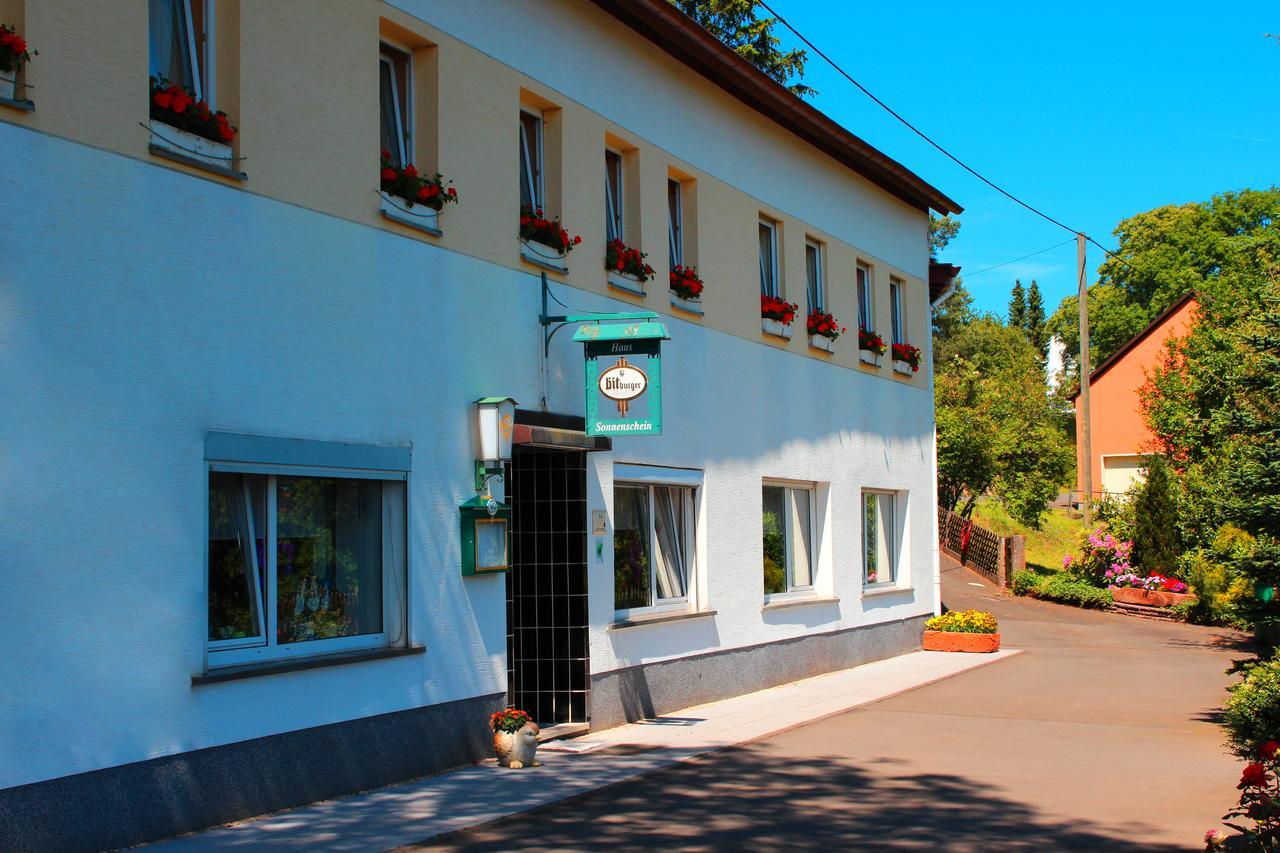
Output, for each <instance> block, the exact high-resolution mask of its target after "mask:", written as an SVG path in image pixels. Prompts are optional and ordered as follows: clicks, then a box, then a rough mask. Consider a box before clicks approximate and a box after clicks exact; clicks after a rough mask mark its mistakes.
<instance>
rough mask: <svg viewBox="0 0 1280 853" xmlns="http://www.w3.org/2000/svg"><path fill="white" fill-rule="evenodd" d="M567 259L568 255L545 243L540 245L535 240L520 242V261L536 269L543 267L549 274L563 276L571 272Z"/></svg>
mask: <svg viewBox="0 0 1280 853" xmlns="http://www.w3.org/2000/svg"><path fill="white" fill-rule="evenodd" d="M565 257H566V253H564V252H557V251H556V250H555V249H553V248H551V247H550V246H548V245H546V244H545V243H539V242H537V241H535V240H529V241H527V242H526V241H524V240H521V241H520V259H521V260H523V261H524V262H525V263H528V264H533V265H534V266H535V267H542V268H543V269H544V270H547V271H549V272H557V273H561V274H564V273H567V272H569V266H568V264H566V263H565Z"/></svg>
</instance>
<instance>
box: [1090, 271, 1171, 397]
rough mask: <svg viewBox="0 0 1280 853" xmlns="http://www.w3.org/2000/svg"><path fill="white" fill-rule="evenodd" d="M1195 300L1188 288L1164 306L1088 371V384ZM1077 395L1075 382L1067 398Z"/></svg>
mask: <svg viewBox="0 0 1280 853" xmlns="http://www.w3.org/2000/svg"><path fill="white" fill-rule="evenodd" d="M1195 300H1196V292H1195V291H1194V290H1189V291H1187V292H1186V293H1184V294H1183V295H1182V296H1181V297H1180V298H1179V299H1178V301H1176V302H1174V303H1173V304H1172V305H1170V306H1169V307H1168V308H1166V309H1165V310H1164V311H1163V312H1161V314H1160V316H1159V317H1157V318H1155V319H1154V320H1152V321H1151V322H1150V324H1148V325H1147V327H1146V328H1145V329H1143V330H1142V331H1141V332H1138V334H1136V335H1134V336H1133V337H1132V338H1130V339H1129V340H1128V342H1127V343H1125V345H1124V346H1122V347H1120V349H1118V350H1116V351H1115V352H1113V353H1112V354H1111V355H1110V356H1108V357H1107V358H1106V359H1105V360H1104V361H1103V362H1102V364H1099V365H1098V366H1097V367H1095V368H1094V369H1093V370H1091V371H1089V384H1091V385H1092V384H1093V383H1094V382H1097V381H1098V380H1099V379H1101V378H1102V374H1104V373H1106V372H1107V371H1108V370H1110V369H1111V368H1112V367H1114V366H1115V365H1116V364H1118V363H1119V362H1120V361H1121V359H1123V358H1124V357H1125V356H1126V355H1128V354H1129V352H1130V351H1131V350H1132V349H1133V348H1134V347H1136V346H1137V345H1138V344H1140V343H1142V342H1143V341H1144V340H1146V339H1147V338H1148V337H1150V336H1151V333H1152V332H1154V331H1155V330H1156V329H1159V328H1160V327H1161V326H1163V325H1164V324H1165V323H1166V322H1168V320H1169V318H1170V317H1172V316H1173V315H1174V314H1177V313H1178V312H1179V311H1181V310H1182V307H1183V306H1184V305H1186V304H1187V303H1188V302H1194V301H1195ZM1079 396H1080V386H1079V384H1078V383H1077V385H1076V390H1075V391H1073V392H1072V393H1071V397H1070V398H1069V399H1072V400H1074V399H1075V398H1076V397H1079Z"/></svg>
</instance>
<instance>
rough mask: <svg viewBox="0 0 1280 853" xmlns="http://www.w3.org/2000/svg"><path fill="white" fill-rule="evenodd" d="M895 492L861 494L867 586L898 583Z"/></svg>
mask: <svg viewBox="0 0 1280 853" xmlns="http://www.w3.org/2000/svg"><path fill="white" fill-rule="evenodd" d="M894 502H895V501H894V495H893V493H892V492H863V493H862V541H863V549H862V571H863V577H864V578H866V582H867V584H876V583H892V582H894V581H896V580H897V578H898V572H897V560H898V547H897V544H898V543H897V528H896V527H895V526H894V524H895V522H894Z"/></svg>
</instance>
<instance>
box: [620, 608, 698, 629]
mask: <svg viewBox="0 0 1280 853" xmlns="http://www.w3.org/2000/svg"><path fill="white" fill-rule="evenodd" d="M715 615H716V611H714V610H659V611H655V612H652V613H640V614H633V615H631V616H621V615H619V616H617V617H615V618H614V620H613V623H612V624H610V625H609V630H610V631H621V630H623V629H626V628H639V627H641V626H643V625H661V624H662V623H664V622H681V621H684V620H686V619H704V618H707V617H711V616H715Z"/></svg>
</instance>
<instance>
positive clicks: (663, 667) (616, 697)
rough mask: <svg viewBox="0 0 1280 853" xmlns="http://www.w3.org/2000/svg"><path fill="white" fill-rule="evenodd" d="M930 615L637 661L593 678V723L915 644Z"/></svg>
mask: <svg viewBox="0 0 1280 853" xmlns="http://www.w3.org/2000/svg"><path fill="white" fill-rule="evenodd" d="M928 618H929V617H928V616H927V615H923V616H915V617H912V618H909V619H901V620H896V621H893V622H883V623H881V624H878V625H864V626H861V627H858V628H849V629H846V630H843V631H832V632H829V633H825V634H810V635H808V636H804V637H795V638H793V639H790V640H780V641H778V642H773V643H762V644H760V645H756V646H746V647H744V648H738V649H726V650H725V651H722V652H708V653H707V654H702V655H694V656H692V657H687V658H680V659H678V660H670V661H660V662H658V663H649V664H639V665H637V666H630V667H627V668H625V669H617V670H614V671H612V672H605V673H601V674H600V675H596V676H593V677H592V679H591V728H593V729H597V730H598V729H607V728H611V727H612V726H618V725H622V724H623V723H627V722H633V721H635V720H640V719H644V718H646V717H653V716H657V715H659V714H666V713H669V712H671V711H677V710H679V709H681V708H688V707H689V706H691V705H700V704H702V703H704V702H714V701H716V700H717V699H726V698H728V697H730V696H739V695H741V694H743V693H751V692H753V691H755V690H764V689H765V688H767V687H776V686H777V685H779V684H786V683H787V682H789V681H796V680H797V679H801V678H809V677H811V676H814V675H822V674H823V673H827V672H834V671H836V670H839V669H847V668H849V667H851V666H857V665H859V664H863V663H870V662H871V661H876V660H883V659H884V658H890V657H894V656H895V655H900V654H905V653H907V652H912V651H916V650H917V649H919V648H920V638H921V636H922V632H923V630H924V621H925V620H926V619H928Z"/></svg>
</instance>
